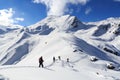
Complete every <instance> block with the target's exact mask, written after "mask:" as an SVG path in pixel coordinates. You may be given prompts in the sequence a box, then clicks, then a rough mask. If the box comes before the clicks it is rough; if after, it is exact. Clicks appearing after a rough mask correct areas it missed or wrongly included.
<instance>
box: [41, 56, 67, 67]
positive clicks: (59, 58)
mask: <svg viewBox="0 0 120 80" xmlns="http://www.w3.org/2000/svg"><path fill="white" fill-rule="evenodd" d="M58 60H61V56H58ZM55 61H56V58H55V57H53V62H55ZM43 62H44V60H43V57H42V56H41V57H40V58H39V67H42V68H43V67H44V65H43ZM67 62H69V58H67Z"/></svg>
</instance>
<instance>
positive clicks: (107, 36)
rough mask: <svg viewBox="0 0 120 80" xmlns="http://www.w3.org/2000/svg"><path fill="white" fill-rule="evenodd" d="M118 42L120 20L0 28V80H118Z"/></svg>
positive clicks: (54, 19)
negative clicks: (41, 67)
mask: <svg viewBox="0 0 120 80" xmlns="http://www.w3.org/2000/svg"><path fill="white" fill-rule="evenodd" d="M119 40H120V18H108V19H107V20H102V21H98V22H89V23H82V22H81V21H80V20H78V19H77V18H76V17H75V16H70V15H65V16H61V17H58V16H48V17H47V18H45V19H43V20H42V21H40V22H37V23H36V24H33V25H31V26H29V27H3V26H0V65H1V66H0V80H35V79H41V80H52V79H53V80H55V79H57V80H80V79H82V80H93V79H94V80H120V41H119ZM40 56H43V59H44V66H45V67H44V68H43V69H40V68H39V67H38V59H39V57H40ZM58 56H61V60H58ZM53 57H56V62H55V63H53V59H52V58H53ZM67 58H69V62H67ZM110 64H112V66H113V67H115V68H114V69H108V65H110ZM46 75H47V77H46Z"/></svg>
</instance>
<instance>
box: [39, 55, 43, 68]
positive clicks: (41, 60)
mask: <svg viewBox="0 0 120 80" xmlns="http://www.w3.org/2000/svg"><path fill="white" fill-rule="evenodd" d="M43 62H44V60H43V57H42V56H41V57H40V58H39V67H40V66H42V68H43V67H44V65H43Z"/></svg>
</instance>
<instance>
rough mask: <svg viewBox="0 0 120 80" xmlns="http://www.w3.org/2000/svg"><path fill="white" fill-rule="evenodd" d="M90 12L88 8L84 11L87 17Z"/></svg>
mask: <svg viewBox="0 0 120 80" xmlns="http://www.w3.org/2000/svg"><path fill="white" fill-rule="evenodd" d="M91 11H92V9H91V8H90V7H89V8H87V9H86V11H85V14H86V15H88V14H89V13H90V12H91Z"/></svg>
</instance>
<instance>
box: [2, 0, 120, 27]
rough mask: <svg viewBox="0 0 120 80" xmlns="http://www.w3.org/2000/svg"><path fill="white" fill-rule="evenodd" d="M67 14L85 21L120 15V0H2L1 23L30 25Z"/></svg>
mask: <svg viewBox="0 0 120 80" xmlns="http://www.w3.org/2000/svg"><path fill="white" fill-rule="evenodd" d="M51 4H52V5H51ZM65 14H70V15H73V16H76V17H78V18H79V19H80V20H81V21H83V22H91V21H99V20H103V19H106V18H109V17H120V0H82V1H81V0H71V2H70V1H69V0H0V24H3V21H6V22H5V23H6V24H7V23H9V24H19V25H23V26H29V25H31V24H34V23H36V22H38V21H40V20H42V19H43V18H45V17H46V16H48V15H58V16H61V15H65Z"/></svg>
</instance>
